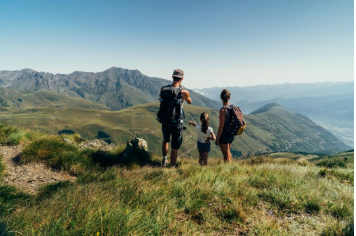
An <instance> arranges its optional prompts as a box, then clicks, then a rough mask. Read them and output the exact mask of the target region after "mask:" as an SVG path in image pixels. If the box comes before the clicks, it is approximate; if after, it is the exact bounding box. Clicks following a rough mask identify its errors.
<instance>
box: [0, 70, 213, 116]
mask: <svg viewBox="0 0 356 236" xmlns="http://www.w3.org/2000/svg"><path fill="white" fill-rule="evenodd" d="M170 83H171V81H170V80H164V79H159V78H154V77H148V76H145V75H143V74H142V73H141V72H139V71H138V70H127V69H122V68H116V67H112V68H110V69H108V70H106V71H103V72H98V73H91V72H79V71H76V72H73V73H71V74H68V75H67V74H51V73H45V72H37V71H34V70H31V69H24V70H20V71H0V86H1V87H6V88H11V89H14V90H25V91H38V90H51V91H54V92H57V93H60V94H67V95H69V96H72V97H81V98H85V99H89V100H92V101H95V102H99V103H102V104H104V105H105V106H107V107H109V108H111V109H113V110H120V109H123V108H127V107H131V106H134V105H138V104H143V103H149V102H155V101H157V99H158V94H159V90H160V88H161V87H162V86H164V85H167V84H170ZM189 91H190V93H191V97H192V99H193V104H195V105H198V106H204V107H211V108H217V107H218V106H219V103H218V102H216V101H212V100H211V99H209V98H206V97H204V96H202V95H200V94H198V93H196V92H194V91H191V90H189Z"/></svg>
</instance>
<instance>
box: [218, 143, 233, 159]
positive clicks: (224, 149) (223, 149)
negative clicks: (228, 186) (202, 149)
mask: <svg viewBox="0 0 356 236" xmlns="http://www.w3.org/2000/svg"><path fill="white" fill-rule="evenodd" d="M219 146H220V150H221V152H222V154H223V155H224V161H225V162H230V161H231V154H230V148H229V144H220V145H219Z"/></svg>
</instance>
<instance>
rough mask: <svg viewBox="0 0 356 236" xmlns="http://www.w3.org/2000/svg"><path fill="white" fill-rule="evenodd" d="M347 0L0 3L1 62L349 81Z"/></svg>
mask: <svg viewBox="0 0 356 236" xmlns="http://www.w3.org/2000/svg"><path fill="white" fill-rule="evenodd" d="M353 9H354V7H353V1H352V0H342V1H337V0H320V1H319V0H298V1H294V0H291V1H286V0H259V1H258V0H253V1H242V0H232V1H229V0H223V1H208V0H201V1H173V0H172V1H168V0H165V1H164V0H141V1H138V0H130V1H129V0H127V1H89V0H86V1H79V0H78V1H66V0H61V1H56V0H52V1H40V0H33V1H28V0H26V1H17V0H2V1H1V2H0V70H20V69H23V68H31V69H34V70H38V71H46V72H52V73H71V72H73V71H92V72H98V71H103V70H105V69H108V68H110V67H112V66H117V67H123V68H128V69H138V70H140V71H141V72H142V73H143V74H146V75H148V76H154V77H161V78H166V79H170V76H171V74H172V71H173V70H174V69H175V68H181V69H183V70H184V71H185V80H184V83H183V84H184V85H185V86H187V87H190V88H202V87H212V86H248V85H257V84H276V83H288V82H289V83H297V82H303V83H304V82H321V81H351V80H353V75H354V74H353V60H354V50H353V48H354V43H353V40H354V21H353V15H354V12H353Z"/></svg>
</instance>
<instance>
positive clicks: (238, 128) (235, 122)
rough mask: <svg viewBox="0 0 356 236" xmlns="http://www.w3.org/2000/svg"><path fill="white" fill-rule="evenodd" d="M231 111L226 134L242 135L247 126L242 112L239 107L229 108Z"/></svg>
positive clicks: (231, 106) (232, 106)
mask: <svg viewBox="0 0 356 236" xmlns="http://www.w3.org/2000/svg"><path fill="white" fill-rule="evenodd" d="M227 109H229V110H230V112H229V113H230V119H229V120H228V122H227V124H226V132H227V133H228V134H229V135H231V136H236V135H240V134H242V133H243V132H244V130H245V129H246V127H247V124H246V122H245V120H244V117H243V115H242V112H241V110H240V108H239V107H236V106H234V105H230V107H227Z"/></svg>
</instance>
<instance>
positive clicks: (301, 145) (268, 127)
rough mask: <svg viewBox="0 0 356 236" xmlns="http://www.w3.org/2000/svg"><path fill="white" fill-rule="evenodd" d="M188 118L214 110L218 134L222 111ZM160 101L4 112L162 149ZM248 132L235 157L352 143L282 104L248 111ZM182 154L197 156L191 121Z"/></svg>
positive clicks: (33, 124) (25, 123) (196, 110)
mask: <svg viewBox="0 0 356 236" xmlns="http://www.w3.org/2000/svg"><path fill="white" fill-rule="evenodd" d="M184 109H185V114H186V122H187V121H188V120H189V119H191V120H195V121H197V120H198V118H199V115H200V114H201V113H202V112H208V113H209V114H210V117H211V120H210V126H212V127H213V128H214V131H215V132H217V125H218V110H214V109H208V108H203V107H198V106H189V105H185V107H184ZM157 110H158V103H150V104H143V105H138V106H134V107H131V108H127V109H124V110H120V111H108V110H96V109H76V108H63V109H59V108H31V109H12V110H9V111H1V112H0V117H1V118H2V120H4V121H6V122H8V123H10V124H13V125H17V126H21V127H26V128H30V129H34V130H40V131H44V132H47V133H52V134H56V133H58V131H59V130H62V129H69V130H72V131H74V132H76V133H79V134H81V135H82V136H83V137H84V138H90V139H92V138H95V137H96V136H98V133H99V132H104V133H106V134H107V135H109V136H110V137H109V139H110V140H111V141H113V142H115V143H126V142H127V141H128V140H129V139H131V138H132V137H142V138H144V139H146V140H147V141H148V144H149V148H150V149H151V151H153V152H154V153H156V154H159V153H160V148H161V143H162V132H161V126H160V124H159V123H157V121H156V113H157ZM246 120H247V122H248V127H247V130H246V132H245V133H244V134H243V135H241V136H238V137H237V138H236V140H235V141H234V143H233V146H232V152H233V154H234V156H235V157H238V156H240V155H241V154H247V153H250V152H254V153H265V152H275V151H291V152H310V153H313V152H318V153H320V152H323V153H335V152H340V151H343V150H348V149H349V147H348V146H346V145H345V144H344V143H342V142H341V141H340V140H338V139H337V138H336V137H335V136H333V135H332V134H331V133H329V132H328V131H326V130H325V129H323V128H322V127H320V126H318V125H316V124H315V123H313V122H312V121H311V120H310V119H308V118H307V117H305V116H302V115H300V114H296V113H293V112H291V111H289V110H287V109H285V108H283V107H281V106H278V105H272V106H270V107H269V108H268V109H265V108H264V110H263V111H261V112H257V113H255V114H251V115H247V116H246ZM186 127H187V130H186V131H185V132H184V143H183V145H182V151H181V152H180V155H181V156H190V155H194V156H195V155H196V134H195V130H194V128H193V127H191V126H188V125H187V124H186ZM210 155H211V156H220V155H221V154H220V150H219V148H218V147H217V146H215V145H212V152H211V154H210Z"/></svg>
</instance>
